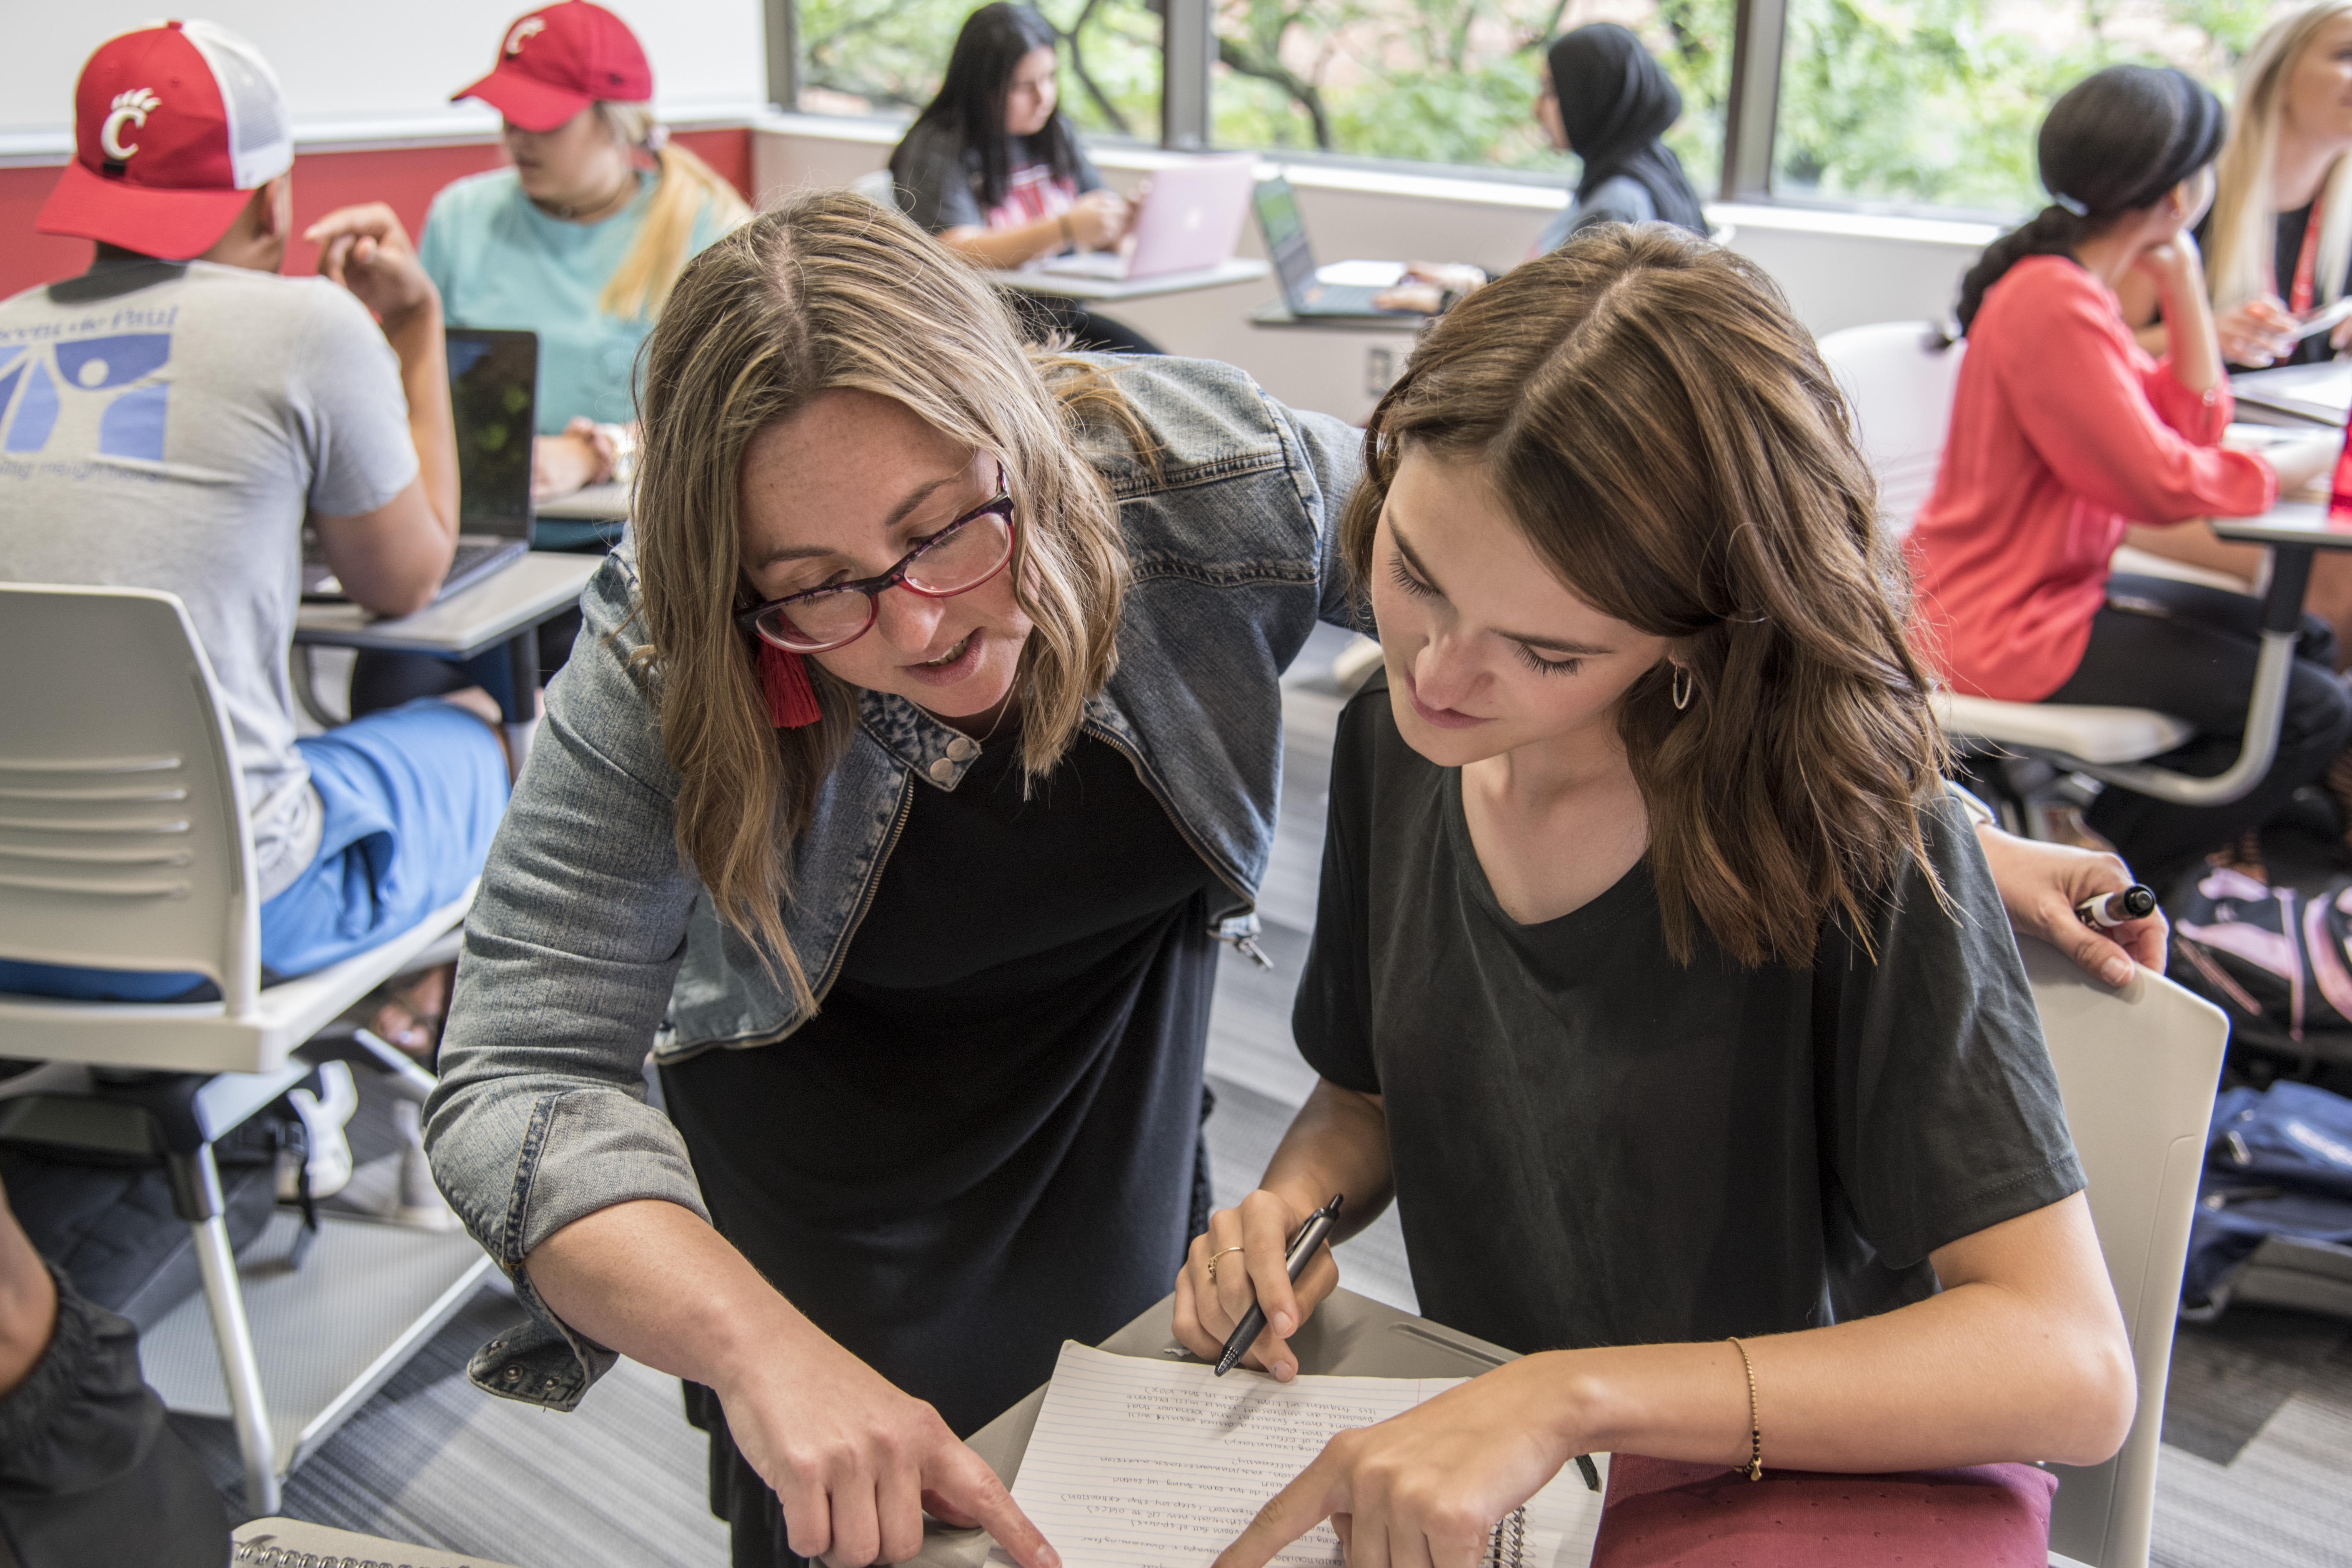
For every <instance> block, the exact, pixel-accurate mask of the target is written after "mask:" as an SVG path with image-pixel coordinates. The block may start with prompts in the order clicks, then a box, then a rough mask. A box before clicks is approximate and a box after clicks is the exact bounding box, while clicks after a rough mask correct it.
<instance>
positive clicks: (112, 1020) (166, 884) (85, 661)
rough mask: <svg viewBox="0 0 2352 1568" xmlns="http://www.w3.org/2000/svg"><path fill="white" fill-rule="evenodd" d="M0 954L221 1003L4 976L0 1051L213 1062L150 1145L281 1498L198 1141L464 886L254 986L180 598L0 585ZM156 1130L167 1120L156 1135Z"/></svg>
mask: <svg viewBox="0 0 2352 1568" xmlns="http://www.w3.org/2000/svg"><path fill="white" fill-rule="evenodd" d="M0 668H5V669H7V670H9V671H11V672H12V674H11V675H10V677H9V678H8V679H5V680H0V954H5V956H7V957H9V958H13V959H17V960H19V961H26V962H32V963H68V964H82V965H89V966H92V967H98V968H107V969H127V970H143V971H150V972H164V973H173V972H194V973H201V974H203V975H205V976H206V977H207V978H209V979H210V980H211V981H212V982H213V983H214V984H215V985H216V986H218V987H219V989H220V993H221V999H220V1000H219V1001H216V1002H191V1003H169V1004H145V1003H135V1004H122V1003H97V1002H70V1001H57V1000H52V999H49V998H45V997H34V996H23V995H0V1044H4V1045H5V1054H6V1055H8V1056H12V1057H18V1058H32V1059H42V1058H46V1059H47V1060H50V1061H52V1062H65V1063H81V1064H85V1065H88V1066H92V1067H101V1068H148V1069H157V1070H161V1071H164V1072H180V1073H205V1074H219V1075H223V1076H221V1077H217V1078H215V1079H212V1081H211V1082H210V1083H208V1084H207V1085H206V1086H205V1088H204V1089H203V1090H201V1091H200V1092H199V1093H198V1095H197V1098H196V1100H195V1103H194V1107H193V1120H194V1123H195V1127H194V1131H193V1133H192V1136H193V1138H194V1140H195V1141H194V1143H193V1146H191V1147H185V1148H167V1147H156V1148H153V1149H152V1152H155V1153H158V1154H160V1155H162V1157H163V1160H164V1163H165V1165H166V1167H167V1168H168V1169H169V1170H170V1171H171V1173H172V1176H173V1187H174V1192H175V1201H177V1202H178V1203H179V1205H180V1208H181V1213H182V1217H183V1218H184V1219H186V1220H187V1221H188V1223H189V1226H190V1228H191V1229H192V1231H193V1232H194V1242H195V1253H196V1262H197V1267H198V1269H199V1271H200V1273H201V1275H202V1277H203V1280H204V1289H205V1305H206V1309H207V1310H208V1312H209V1313H210V1315H211V1319H212V1325H213V1334H214V1340H215V1344H216V1346H217V1348H218V1350H219V1352H220V1358H221V1370H222V1379H223V1382H224V1383H226V1384H227V1390H228V1395H229V1402H230V1406H231V1411H232V1418H233V1420H234V1422H235V1425H236V1433H237V1440H238V1447H239V1448H240V1450H241V1452H242V1454H243V1458H244V1461H245V1472H246V1500H247V1505H248V1506H249V1507H250V1508H252V1509H253V1510H255V1511H257V1512H259V1513H265V1514H266V1513H271V1512H274V1511H276V1509H277V1497H278V1466H277V1456H276V1453H275V1450H274V1439H273V1437H272V1436H271V1431H270V1427H269V1424H268V1411H267V1409H266V1407H265V1405H264V1403H263V1399H262V1393H261V1375H260V1369H259V1363H258V1362H257V1358H256V1355H255V1352H254V1346H253V1338H252V1332H251V1330H250V1329H249V1327H248V1326H247V1321H246V1314H245V1304H244V1298H243V1295H242V1293H241V1292H240V1290H239V1289H238V1285H237V1279H236V1259H235V1258H234V1256H233V1254H232V1253H231V1250H230V1247H229V1241H228V1230H227V1226H226V1224H225V1223H224V1219H223V1215H222V1213H221V1198H220V1192H221V1189H220V1178H219V1173H218V1171H217V1169H216V1168H215V1165H214V1163H213V1155H212V1146H211V1140H212V1139H213V1137H214V1136H215V1135H216V1134H218V1133H222V1132H226V1131H228V1130H229V1129H230V1128H232V1127H234V1126H236V1124H237V1123H238V1122H239V1121H243V1120H244V1119H245V1118H246V1117H247V1116H248V1115H250V1114H252V1112H253V1111H254V1110H257V1109H258V1108H259V1107H260V1106H261V1105H263V1104H266V1103H267V1102H268V1101H269V1100H273V1099H275V1098H276V1097H277V1096H278V1094H280V1093H282V1092H283V1091H284V1090H285V1089H287V1088H288V1087H289V1086H290V1085H291V1084H292V1083H294V1082H296V1081H297V1080H299V1079H300V1078H302V1077H303V1076H304V1075H305V1074H307V1073H308V1071H309V1070H310V1069H309V1068H308V1066H307V1065H306V1064H303V1063H300V1062H299V1061H298V1062H295V1063H292V1064H290V1065H289V1062H288V1059H287V1058H288V1057H289V1054H290V1053H291V1052H292V1050H293V1048H294V1047H297V1046H299V1045H300V1044H302V1043H303V1042H304V1041H306V1040H308V1039H309V1038H310V1037H312V1036H313V1035H315V1034H317V1033H318V1032H319V1031H320V1029H321V1028H323V1027H325V1026H327V1025H328V1024H330V1023H331V1022H332V1021H333V1020H334V1019H335V1018H336V1017H337V1016H339V1015H340V1014H341V1012H342V1011H343V1009H344V1008H346V1007H348V1006H349V1005H352V1003H353V1002H356V1001H357V1000H359V998H360V997H362V996H363V995H365V994H367V993H368V992H369V991H370V990H372V989H373V987H374V986H375V985H377V984H379V983H381V982H382V981H383V980H385V979H387V978H389V977H390V976H392V975H394V974H395V973H400V972H401V971H402V970H403V969H404V968H405V967H408V966H409V965H410V963H412V961H413V960H415V958H417V957H418V956H419V955H420V954H423V953H425V951H426V950H427V949H428V948H430V947H431V946H432V945H433V944H434V943H435V942H436V941H437V940H438V939H439V938H441V937H443V936H444V935H445V934H446V933H447V932H448V931H451V930H452V929H453V928H454V927H456V926H457V923H458V922H459V921H461V920H463V919H464V918H465V913H466V910H467V907H468V906H469V905H470V904H471V902H472V900H473V889H471V888H468V889H467V891H466V894H465V896H464V897H462V898H459V899H457V900H453V901H452V902H450V903H449V904H447V905H446V906H444V907H443V908H441V909H439V910H435V911H434V912H433V913H432V914H431V915H429V916H427V917H426V918H425V920H424V921H420V922H419V923H418V924H417V925H415V927H413V928H411V929H410V930H408V931H404V932H402V933H401V934H400V935H398V936H396V937H394V938H393V939H391V940H390V941H388V942H383V944H381V945H379V946H377V947H375V948H373V949H370V950H369V951H368V952H363V953H361V954H359V955H358V956H356V957H353V958H351V959H348V960H346V961H344V962H343V963H338V964H336V965H334V966H332V967H331V968H329V969H325V970H321V971H320V972H318V973H314V974H307V975H304V976H302V977H300V978H299V979H296V980H289V981H285V982H282V983H280V984H273V985H268V986H265V985H263V984H261V939H260V921H259V910H260V900H259V898H258V897H257V890H256V886H255V880H254V868H253V846H252V837H251V834H250V832H249V830H248V828H247V818H246V800H245V782H244V777H243V775H242V773H240V771H239V769H238V767H237V764H236V752H235V749H234V743H233V737H232V732H231V731H230V728H229V723H228V715H227V712H226V709H225V708H224V707H223V705H222V701H221V695H220V689H219V687H218V685H217V684H216V683H215V680H214V679H213V672H212V667H211V665H210V663H209V662H208V661H207V660H206V659H205V651H204V648H203V647H202V645H201V644H199V643H198V642H197V640H196V634H195V628H194V626H193V625H192V624H191V623H190V622H189V619H188V615H187V611H186V609H185V608H184V606H183V605H181V603H180V601H179V599H178V598H177V597H176V596H175V595H171V594H165V593H158V592H152V591H150V590H146V589H137V588H89V587H51V586H41V585H28V584H0ZM156 1136H157V1138H158V1139H159V1140H160V1139H161V1138H162V1136H163V1135H162V1134H161V1133H160V1132H159V1133H157V1134H156Z"/></svg>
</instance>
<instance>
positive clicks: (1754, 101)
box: [761, 0, 1844, 206]
mask: <svg viewBox="0 0 2352 1568" xmlns="http://www.w3.org/2000/svg"><path fill="white" fill-rule="evenodd" d="M761 8H762V9H763V10H764V12H765V13H766V21H767V47H768V100H769V102H770V103H771V104H772V105H773V106H774V107H775V108H777V109H779V110H782V111H784V112H785V113H788V114H797V113H799V112H801V109H800V28H799V22H800V15H799V13H800V7H799V5H798V4H797V0H761ZM1161 16H1162V17H1163V23H1162V26H1163V27H1164V31H1163V33H1162V35H1161V37H1162V43H1161V47H1160V147H1161V148H1162V149H1163V150H1165V151H1168V152H1177V153H1185V152H1194V153H1196V152H1202V151H1204V150H1206V149H1208V148H1209V147H1211V146H1212V145H1213V142H1212V140H1211V132H1212V128H1213V101H1212V83H1213V79H1214V76H1213V67H1214V66H1215V63H1216V58H1217V42H1216V8H1215V5H1214V3H1213V0H1162V8H1161ZM1788 21H1789V6H1788V0H1738V5H1737V6H1736V8H1735V11H1734V15H1733V20H1732V37H1731V90H1730V96H1729V100H1728V101H1727V103H1726V104H1725V106H1724V117H1723V121H1724V122H1723V172H1722V177H1721V178H1720V179H1719V180H1718V181H1717V191H1716V198H1717V200H1719V201H1726V202H1743V203H1748V204H1753V205H1805V206H1817V205H1823V204H1821V203H1816V202H1804V203H1783V202H1782V199H1781V198H1780V197H1778V196H1776V195H1773V192H1772V139H1773V135H1774V132H1775V131H1776V129H1777V123H1778V121H1779V119H1780V58H1781V52H1782V50H1783V48H1784V47H1785V45H1786V43H1787V39H1788ZM1282 153H1283V156H1284V157H1285V158H1286V159H1287V158H1293V157H1296V158H1297V159H1298V161H1300V162H1310V161H1311V162H1331V163H1347V164H1352V165H1356V166H1363V165H1366V164H1370V165H1373V166H1380V167H1390V168H1398V169H1411V170H1413V171H1415V172H1417V173H1420V172H1425V173H1430V174H1435V173H1436V172H1437V171H1441V170H1443V171H1449V172H1451V173H1453V174H1454V175H1455V176H1456V177H1459V175H1460V174H1461V172H1462V171H1463V170H1465V169H1466V168H1469V167H1472V165H1467V164H1461V163H1418V162H1407V161H1404V160H1391V159H1367V158H1360V157H1351V156H1349V154H1346V153H1316V152H1310V151H1308V150H1307V149H1289V148H1286V149H1283V150H1282ZM1511 173H1514V171H1509V170H1498V169H1483V170H1481V171H1480V177H1482V178H1489V177H1501V176H1504V175H1507V174H1511ZM1835 205H1840V206H1843V205H1844V204H1835Z"/></svg>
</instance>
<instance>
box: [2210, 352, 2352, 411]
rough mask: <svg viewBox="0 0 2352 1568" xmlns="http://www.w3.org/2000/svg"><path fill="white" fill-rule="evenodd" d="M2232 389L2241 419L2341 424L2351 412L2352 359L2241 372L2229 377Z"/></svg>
mask: <svg viewBox="0 0 2352 1568" xmlns="http://www.w3.org/2000/svg"><path fill="white" fill-rule="evenodd" d="M2230 390H2231V393H2232V394H2233V395H2236V397H2237V400H2238V405H2239V407H2240V408H2241V409H2242V411H2243V412H2242V414H2241V416H2240V417H2242V418H2246V417H2252V416H2258V415H2260V416H2270V417H2268V418H2265V419H2263V423H2265V424H2269V423H2273V422H2275V421H2276V420H2278V419H2281V418H2284V419H2288V420H2293V421H2294V422H2296V423H2307V424H2313V425H2341V424H2343V423H2344V421H2345V416H2346V414H2347V411H2352V360H2340V359H2339V360H2326V361H2323V362H2322V363H2318V364H2290V365H2281V366H2280V367H2278V368H2277V369H2275V370H2247V371H2240V372H2239V373H2238V374H2235V375H2233V376H2231V378H2230Z"/></svg>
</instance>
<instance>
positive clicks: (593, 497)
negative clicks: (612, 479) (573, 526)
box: [531, 484, 630, 522]
mask: <svg viewBox="0 0 2352 1568" xmlns="http://www.w3.org/2000/svg"><path fill="white" fill-rule="evenodd" d="M629 493H630V491H629V487H628V486H627V485H619V484H602V485H589V486H587V487H586V488H585V489H576V490H574V491H572V493H571V494H570V495H568V496H558V497H556V498H555V499H554V500H546V501H541V502H540V503H539V504H538V505H537V506H535V507H533V508H531V510H532V511H533V512H534V513H535V514H536V515H538V516H540V517H547V518H555V519H558V520H560V521H565V522H607V521H621V522H626V521H628V520H629Z"/></svg>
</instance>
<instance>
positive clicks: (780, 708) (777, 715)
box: [753, 637, 824, 730]
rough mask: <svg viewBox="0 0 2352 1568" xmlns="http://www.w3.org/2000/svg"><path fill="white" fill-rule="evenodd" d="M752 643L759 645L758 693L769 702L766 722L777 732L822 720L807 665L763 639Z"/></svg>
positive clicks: (822, 712) (822, 715) (821, 709)
mask: <svg viewBox="0 0 2352 1568" xmlns="http://www.w3.org/2000/svg"><path fill="white" fill-rule="evenodd" d="M753 640H754V641H756V642H757V643H758V644H759V645H760V690H761V694H762V695H763V696H765V697H766V698H767V700H768V721H769V722H770V723H772V724H773V725H774V726H775V727H776V728H777V729H779V730H797V729H799V728H801V727H802V726H803V725H804V724H814V723H815V722H816V721H818V720H820V719H822V718H824V709H823V708H821V707H819V706H818V705H817V700H816V688H814V686H811V685H810V684H809V674H808V664H807V661H805V660H804V659H803V658H801V656H800V655H798V654H796V653H794V652H793V651H792V650H791V649H790V648H782V647H777V646H776V645H775V644H774V643H772V642H770V641H769V640H768V639H767V638H765V637H755V638H754V639H753Z"/></svg>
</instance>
